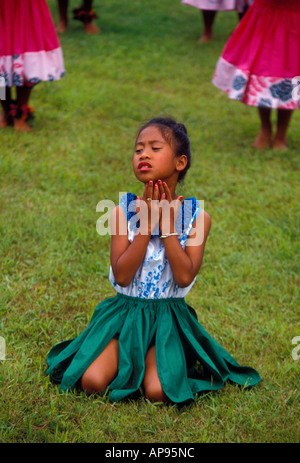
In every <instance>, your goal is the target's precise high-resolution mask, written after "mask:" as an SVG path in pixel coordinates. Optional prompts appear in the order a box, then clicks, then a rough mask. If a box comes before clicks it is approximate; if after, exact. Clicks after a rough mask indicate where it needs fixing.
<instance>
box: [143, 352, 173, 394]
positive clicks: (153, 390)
mask: <svg viewBox="0 0 300 463" xmlns="http://www.w3.org/2000/svg"><path fill="white" fill-rule="evenodd" d="M143 386H144V390H145V395H146V397H148V399H150V400H153V401H155V402H166V401H167V396H166V395H165V393H164V391H163V388H162V385H161V382H160V379H159V377H158V372H157V365H156V355H155V346H152V347H150V349H149V350H148V352H147V355H146V358H145V376H144V381H143Z"/></svg>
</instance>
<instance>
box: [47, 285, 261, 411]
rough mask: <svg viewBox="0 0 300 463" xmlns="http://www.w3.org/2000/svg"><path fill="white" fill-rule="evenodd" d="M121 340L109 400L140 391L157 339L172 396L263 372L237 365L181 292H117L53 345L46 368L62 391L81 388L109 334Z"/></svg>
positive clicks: (253, 379)
mask: <svg viewBox="0 0 300 463" xmlns="http://www.w3.org/2000/svg"><path fill="white" fill-rule="evenodd" d="M113 338H115V339H118V341H119V367H118V372H117V376H116V377H115V379H114V380H113V381H112V383H111V384H110V385H109V388H108V392H109V398H110V400H111V401H112V402H115V401H119V400H121V399H124V398H125V397H129V396H136V394H137V393H139V392H140V387H141V386H142V382H143V378H144V375H145V356H146V353H147V351H148V349H149V347H150V346H151V345H153V344H155V352H156V362H157V369H158V376H159V378H160V382H161V385H162V388H163V390H164V392H165V394H166V396H167V397H168V398H169V400H170V401H171V402H174V403H183V402H186V401H191V400H194V396H195V394H196V393H200V392H204V391H216V390H218V389H220V388H221V387H223V386H224V384H225V382H226V381H229V382H232V383H236V384H239V385H242V386H243V387H250V386H254V385H255V384H257V383H259V382H260V380H261V378H260V376H259V374H258V373H257V371H256V370H254V369H253V368H251V367H246V366H241V365H239V364H238V363H237V361H236V360H235V359H234V358H233V357H231V355H229V354H228V352H227V351H226V350H225V349H224V348H223V347H221V345H220V344H218V342H217V341H216V340H214V339H213V338H212V337H211V336H210V335H209V334H208V333H207V332H206V331H205V329H204V328H203V327H202V326H201V325H200V323H199V322H198V320H197V315H196V312H195V311H194V309H193V308H192V307H190V306H189V305H187V304H186V302H185V300H184V298H166V299H141V298H137V297H132V296H126V295H123V294H120V293H117V295H116V296H115V297H111V298H108V299H105V300H104V301H102V302H101V303H100V304H99V305H98V306H97V307H96V309H95V311H94V314H93V316H92V318H91V321H90V323H89V325H88V326H87V328H86V329H85V330H84V331H83V332H82V333H81V334H80V335H79V336H78V337H76V338H74V339H70V340H67V341H64V342H61V343H59V344H57V345H55V346H54V347H53V348H52V349H51V351H50V352H49V354H48V357H47V363H48V370H47V372H46V374H48V375H49V376H50V378H51V380H52V381H53V382H54V383H59V384H60V387H59V389H60V391H61V392H67V391H70V390H76V389H78V388H80V378H81V376H82V374H83V373H84V372H85V370H86V369H87V368H88V366H89V365H90V364H91V363H92V362H93V361H94V360H95V359H96V358H97V357H98V355H99V354H100V353H101V352H102V350H103V349H104V348H105V346H106V345H107V344H108V342H109V341H110V340H111V339H113Z"/></svg>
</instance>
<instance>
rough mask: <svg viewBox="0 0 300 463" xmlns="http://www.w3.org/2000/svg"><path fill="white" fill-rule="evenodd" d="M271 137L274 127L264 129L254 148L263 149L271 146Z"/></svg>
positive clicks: (258, 136)
mask: <svg viewBox="0 0 300 463" xmlns="http://www.w3.org/2000/svg"><path fill="white" fill-rule="evenodd" d="M271 138H272V129H268V130H266V129H265V130H263V129H261V131H260V132H259V134H258V135H257V137H256V139H255V141H254V143H253V148H256V149H258V150H263V149H266V148H271Z"/></svg>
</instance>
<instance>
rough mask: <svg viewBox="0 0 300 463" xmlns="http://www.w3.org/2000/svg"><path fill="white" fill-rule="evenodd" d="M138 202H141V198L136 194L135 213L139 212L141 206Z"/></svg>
mask: <svg viewBox="0 0 300 463" xmlns="http://www.w3.org/2000/svg"><path fill="white" fill-rule="evenodd" d="M140 204H141V198H140V197H139V196H137V197H136V200H135V211H136V213H137V214H138V213H139V212H140V207H141V206H140Z"/></svg>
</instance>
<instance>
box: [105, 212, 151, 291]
mask: <svg viewBox="0 0 300 463" xmlns="http://www.w3.org/2000/svg"><path fill="white" fill-rule="evenodd" d="M111 223H112V224H113V226H112V228H113V231H112V234H111V246H110V263H111V267H112V271H113V274H114V277H115V280H116V282H117V284H118V285H120V286H128V285H129V283H130V282H131V280H132V279H133V277H134V275H135V274H136V272H137V270H138V268H139V266H140V265H141V263H142V261H143V259H144V257H145V254H146V250H147V246H148V243H149V240H150V237H151V233H150V234H149V235H148V234H140V233H138V234H136V236H135V237H134V239H133V241H132V242H131V243H130V241H129V240H128V235H127V219H126V216H125V212H124V211H123V209H122V207H121V206H117V207H116V208H115V209H114V210H113V213H112V217H111Z"/></svg>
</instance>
